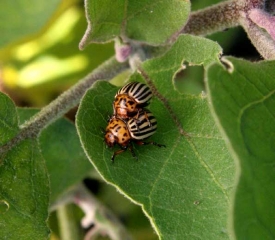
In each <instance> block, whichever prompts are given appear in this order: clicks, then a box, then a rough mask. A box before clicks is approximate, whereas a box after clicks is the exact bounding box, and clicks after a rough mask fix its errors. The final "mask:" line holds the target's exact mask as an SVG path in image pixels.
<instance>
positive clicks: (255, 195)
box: [207, 58, 275, 240]
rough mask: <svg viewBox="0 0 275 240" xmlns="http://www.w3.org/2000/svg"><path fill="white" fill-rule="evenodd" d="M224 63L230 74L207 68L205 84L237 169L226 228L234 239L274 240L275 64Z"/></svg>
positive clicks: (221, 68) (239, 61) (224, 70)
mask: <svg viewBox="0 0 275 240" xmlns="http://www.w3.org/2000/svg"><path fill="white" fill-rule="evenodd" d="M229 60H230V61H231V62H232V64H233V66H234V71H233V73H229V72H228V71H227V70H226V69H224V68H223V67H222V66H220V65H214V66H211V67H210V68H209V69H208V74H207V77H208V81H207V84H208V89H209V97H210V100H211V103H212V104H211V106H212V108H213V111H214V114H215V115H216V119H217V122H218V123H219V126H220V128H221V130H222V132H224V135H225V137H226V138H227V140H228V141H227V142H228V146H229V149H230V152H232V154H233V156H235V159H236V161H237V166H239V170H238V171H239V176H238V184H237V187H236V192H235V202H234V208H233V212H232V217H231V218H232V224H233V227H234V230H235V235H236V238H237V239H255V240H256V239H274V238H275V226H274V224H273V223H274V221H273V220H274V216H275V215H274V213H275V205H274V199H275V191H274V189H275V168H274V159H275V108H274V106H275V81H274V76H275V62H274V61H270V62H259V63H251V62H248V61H245V60H238V59H236V58H229Z"/></svg>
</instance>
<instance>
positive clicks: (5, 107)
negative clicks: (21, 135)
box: [0, 92, 19, 146]
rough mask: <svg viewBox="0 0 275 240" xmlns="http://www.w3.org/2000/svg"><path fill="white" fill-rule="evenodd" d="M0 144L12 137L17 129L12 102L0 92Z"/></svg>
mask: <svg viewBox="0 0 275 240" xmlns="http://www.w3.org/2000/svg"><path fill="white" fill-rule="evenodd" d="M0 106H1V111H0V146H1V145H3V144H4V143H6V142H7V141H8V140H9V139H11V138H12V137H14V136H15V135H16V134H17V132H18V130H19V127H18V119H17V114H16V109H15V105H14V103H13V102H12V101H11V99H10V98H9V97H8V96H7V95H5V94H2V93H1V92H0Z"/></svg>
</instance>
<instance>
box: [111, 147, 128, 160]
mask: <svg viewBox="0 0 275 240" xmlns="http://www.w3.org/2000/svg"><path fill="white" fill-rule="evenodd" d="M126 149H127V148H125V149H120V150H117V151H115V152H114V153H113V156H112V158H111V161H112V163H114V162H115V157H116V155H118V154H121V153H123V152H124V151H125V150H126Z"/></svg>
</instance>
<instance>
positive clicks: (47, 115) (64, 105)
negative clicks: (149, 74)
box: [0, 57, 129, 153]
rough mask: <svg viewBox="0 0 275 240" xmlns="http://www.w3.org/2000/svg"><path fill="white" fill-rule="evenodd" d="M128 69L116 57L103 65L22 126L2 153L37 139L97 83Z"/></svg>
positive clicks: (125, 64) (0, 148)
mask: <svg viewBox="0 0 275 240" xmlns="http://www.w3.org/2000/svg"><path fill="white" fill-rule="evenodd" d="M127 68H129V65H128V63H127V62H125V63H118V62H117V61H116V60H115V58H114V57H112V58H110V59H109V60H107V61H106V62H104V63H103V64H101V65H100V66H99V67H98V68H96V69H95V70H94V71H92V72H91V73H90V74H88V75H87V76H86V77H84V78H83V79H82V80H80V81H79V82H78V83H77V84H75V85H74V86H73V87H71V88H70V89H68V90H67V91H65V92H64V93H62V94H61V95H60V96H58V97H57V98H56V99H55V100H54V101H52V102H51V103H50V104H49V105H47V106H45V107H44V108H42V109H41V111H40V112H39V113H37V114H36V115H34V116H33V117H32V118H31V119H30V120H29V121H27V122H25V123H24V124H23V125H22V126H20V128H21V131H20V132H19V134H18V135H17V136H16V137H15V138H13V139H12V140H11V141H9V142H8V143H7V144H5V145H4V146H2V147H0V153H3V152H5V151H7V150H9V149H10V148H12V147H13V146H15V145H16V144H18V143H19V142H20V141H22V140H24V139H26V138H35V137H37V135H38V134H39V133H40V132H41V130H42V129H43V128H45V127H46V126H47V125H48V124H50V123H52V122H53V121H55V120H56V119H58V118H60V117H62V116H63V115H64V114H65V113H66V112H67V111H69V110H70V109H71V108H73V107H75V106H77V104H78V103H79V102H80V100H81V98H82V97H83V95H84V94H85V92H86V90H87V89H89V88H90V87H91V86H92V85H93V83H94V82H95V81H97V80H109V79H112V78H113V77H115V76H116V75H117V74H118V73H120V72H122V71H124V70H126V69H127Z"/></svg>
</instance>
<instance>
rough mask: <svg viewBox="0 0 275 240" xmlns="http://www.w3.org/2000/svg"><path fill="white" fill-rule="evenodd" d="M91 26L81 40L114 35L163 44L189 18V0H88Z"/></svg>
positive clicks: (98, 40)
mask: <svg viewBox="0 0 275 240" xmlns="http://www.w3.org/2000/svg"><path fill="white" fill-rule="evenodd" d="M85 9H86V17H87V20H88V27H87V30H86V33H85V35H84V37H83V39H82V41H81V43H80V46H81V48H84V47H85V46H86V45H87V44H89V43H90V42H106V41H111V40H112V39H114V38H115V37H118V36H120V37H122V38H123V39H132V40H136V41H142V42H146V43H148V44H153V45H158V44H163V43H165V41H166V40H167V39H168V38H169V37H170V36H171V35H172V34H173V33H175V32H177V31H179V30H180V29H181V28H182V27H183V25H184V23H185V22H186V20H187V18H188V14H189V11H190V2H189V1H188V0H185V1H181V0H172V1H171V0H164V1H160V0H153V1H152V0H151V1H148V0H142V1H134V0H130V1H124V0H116V1H113V0H104V1H92V0H86V1H85Z"/></svg>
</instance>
